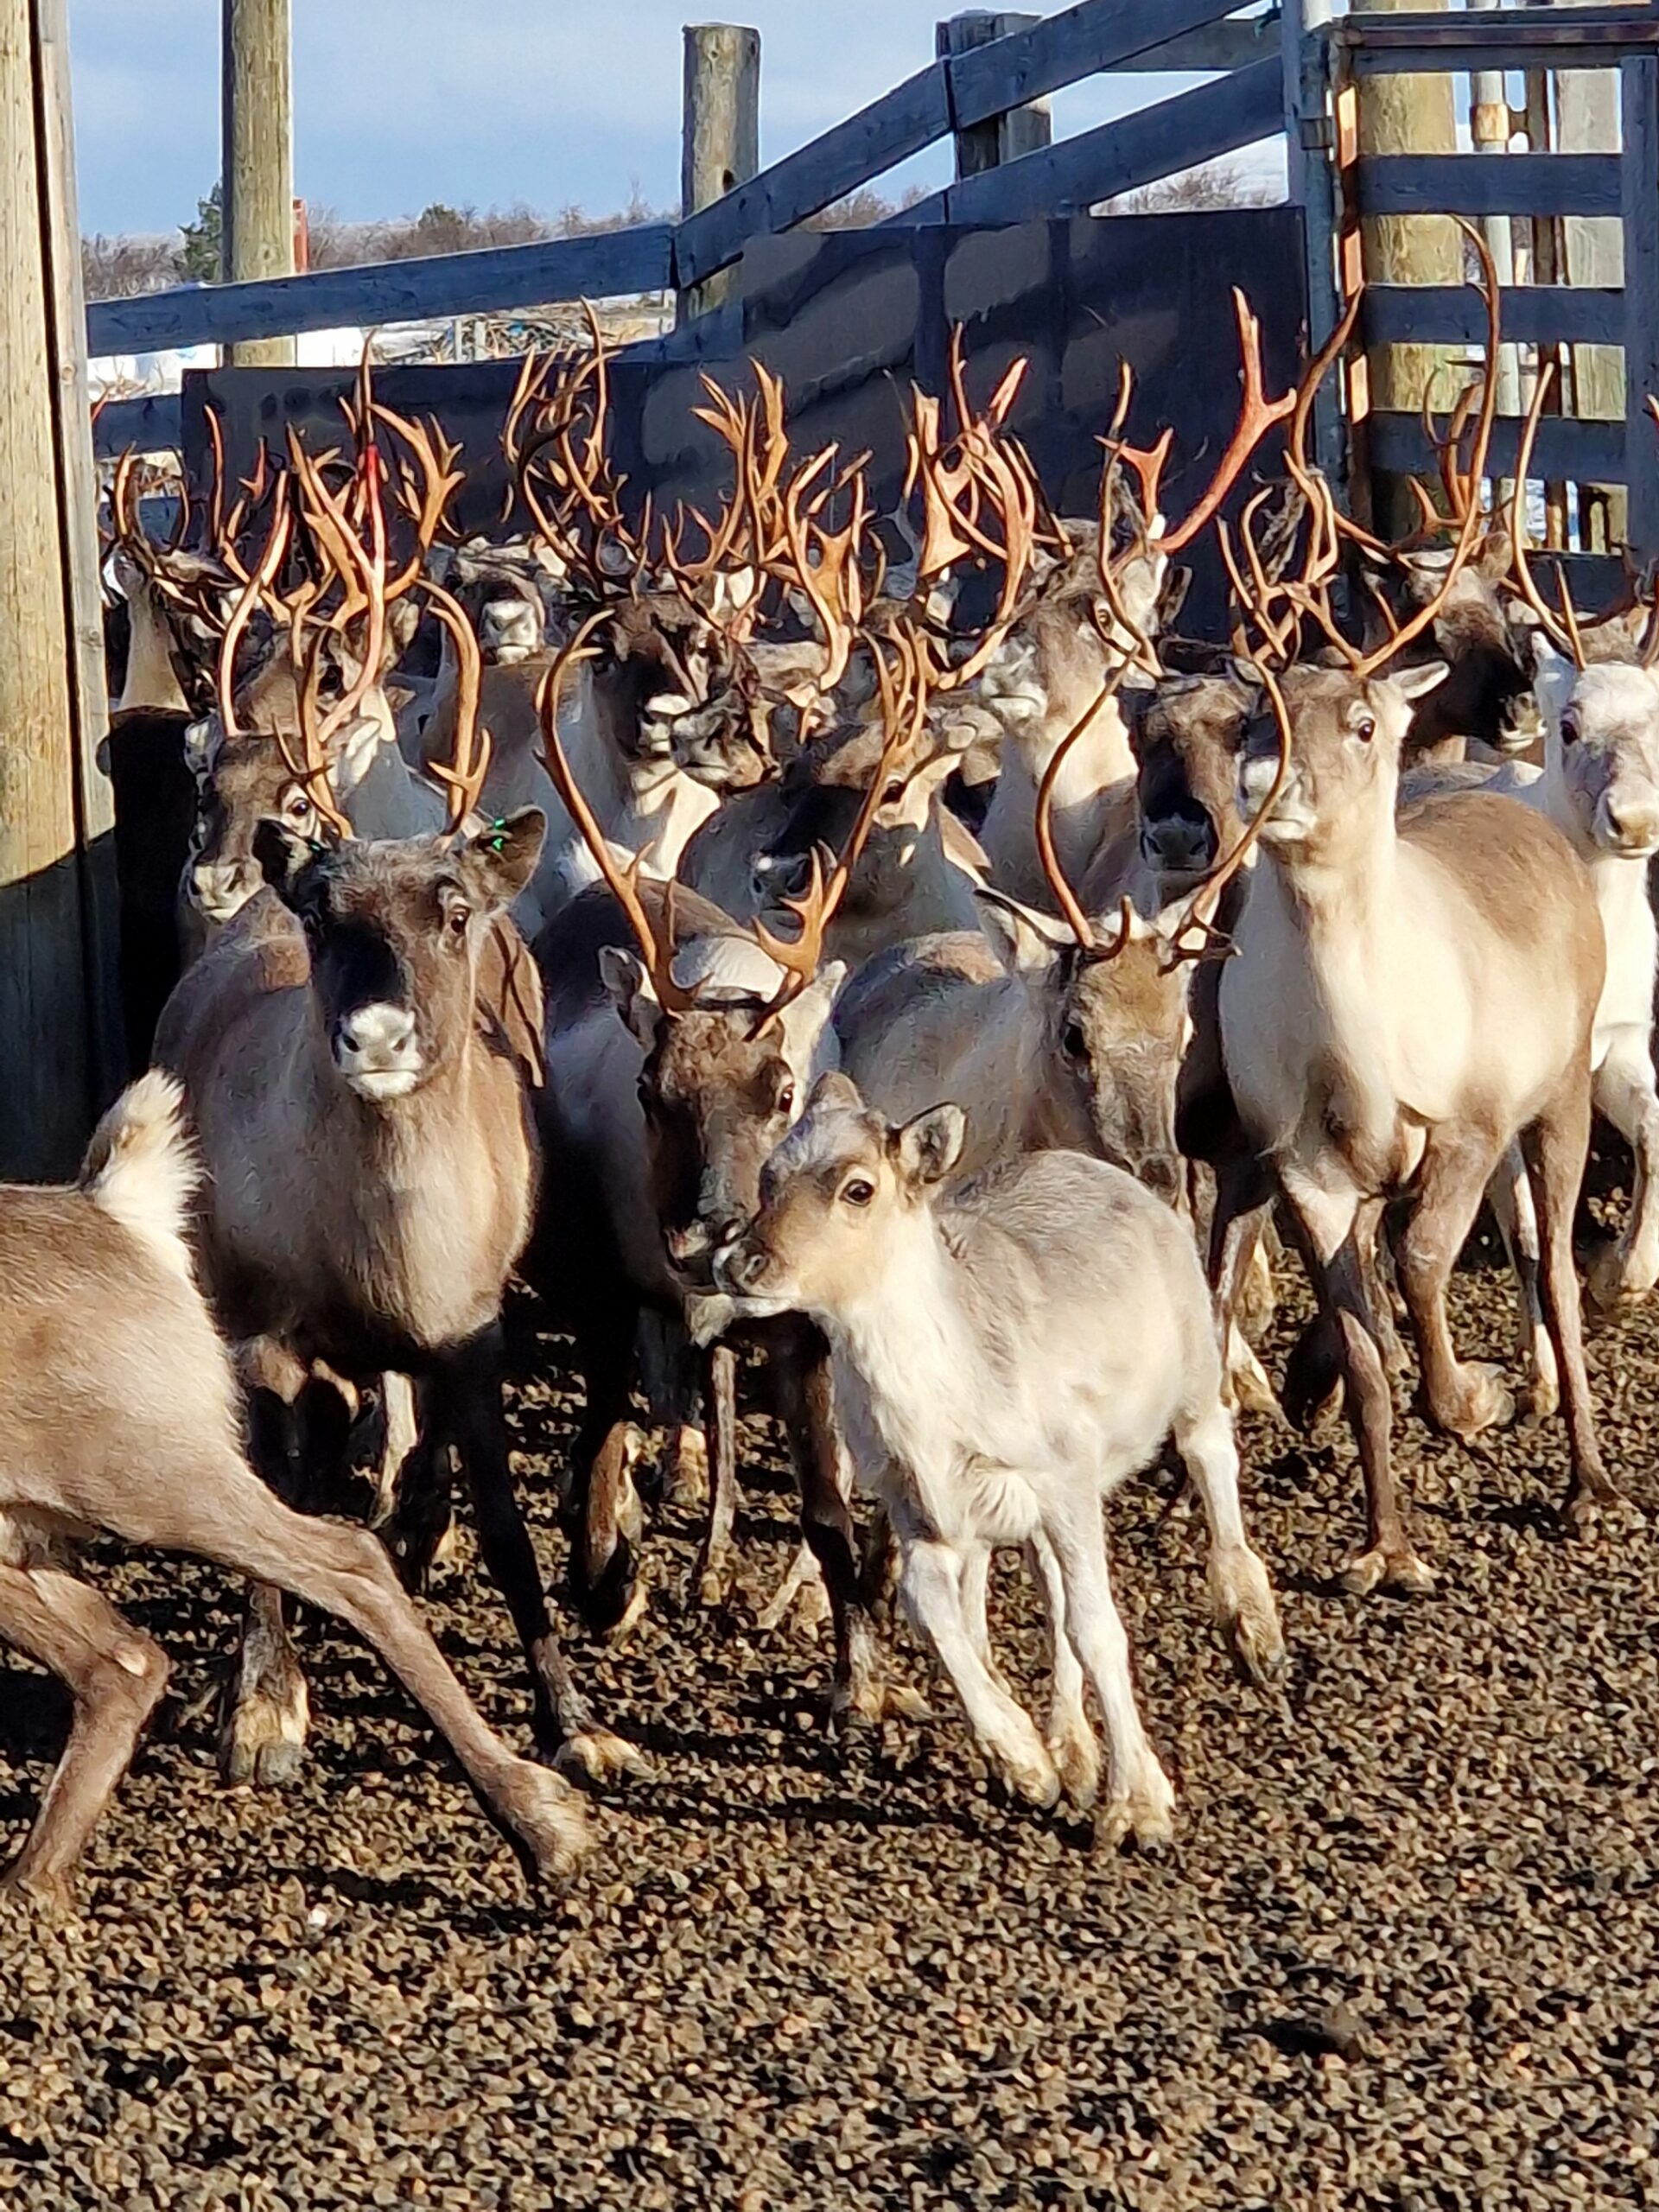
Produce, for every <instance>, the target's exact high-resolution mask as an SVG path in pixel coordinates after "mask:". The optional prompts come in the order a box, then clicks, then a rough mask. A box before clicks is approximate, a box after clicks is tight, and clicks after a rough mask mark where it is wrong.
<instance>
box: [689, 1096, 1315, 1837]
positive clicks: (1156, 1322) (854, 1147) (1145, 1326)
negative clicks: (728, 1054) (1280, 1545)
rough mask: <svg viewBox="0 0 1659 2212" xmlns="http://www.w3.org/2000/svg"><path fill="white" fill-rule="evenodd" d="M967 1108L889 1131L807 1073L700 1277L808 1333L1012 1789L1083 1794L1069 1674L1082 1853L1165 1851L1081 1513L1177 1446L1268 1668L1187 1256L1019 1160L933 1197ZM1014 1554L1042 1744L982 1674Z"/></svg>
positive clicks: (1211, 1343)
mask: <svg viewBox="0 0 1659 2212" xmlns="http://www.w3.org/2000/svg"><path fill="white" fill-rule="evenodd" d="M964 1135H965V1124H964V1117H963V1114H962V1111H961V1109H959V1108H957V1107H956V1106H950V1105H946V1106H936V1107H934V1108H932V1109H931V1110H929V1111H928V1112H926V1113H924V1114H920V1115H918V1116H916V1118H915V1119H914V1120H912V1121H910V1122H906V1123H904V1124H903V1125H902V1126H901V1127H899V1128H891V1127H889V1126H888V1124H887V1122H884V1121H882V1120H881V1119H880V1118H879V1117H878V1116H876V1115H874V1113H872V1112H871V1111H870V1109H868V1107H867V1106H866V1105H865V1103H864V1101H863V1099H862V1098H861V1096H860V1095H859V1092H858V1090H857V1089H856V1087H855V1085H854V1084H852V1083H851V1082H850V1081H849V1079H848V1078H847V1077H845V1076H844V1075H841V1074H833V1075H828V1076H825V1077H823V1079H822V1080H821V1081H820V1083H819V1084H818V1085H817V1089H816V1090H815V1091H814V1093H813V1096H812V1101H811V1104H810V1108H809V1109H808V1111H807V1113H806V1114H805V1116H804V1117H803V1119H802V1120H801V1121H800V1122H798V1125H797V1126H796V1128H794V1129H793V1130H791V1133H790V1135H788V1136H786V1137H785V1139H784V1141H783V1142H782V1143H781V1144H780V1145H779V1147H778V1149H777V1151H776V1152H775V1153H773V1154H772V1158H771V1160H769V1161H768V1163H767V1165H766V1170H765V1173H764V1174H763V1177H762V1179H761V1192H760V1211H759V1213H758V1214H757V1216H756V1217H755V1219H754V1220H753V1223H752V1224H750V1226H749V1227H748V1228H747V1230H745V1231H744V1232H743V1234H742V1235H741V1236H739V1237H738V1238H736V1239H735V1240H734V1242H733V1243H730V1244H728V1246H727V1247H726V1248H725V1249H724V1250H723V1251H722V1252H721V1255H720V1259H719V1261H718V1262H717V1266H716V1274H717V1277H718V1279H719V1280H720V1281H721V1283H722V1285H723V1286H724V1287H725V1288H726V1289H727V1290H728V1292H729V1293H730V1294H732V1296H733V1297H734V1298H738V1299H741V1300H745V1301H746V1302H747V1304H748V1306H749V1308H750V1310H751V1311H755V1312H760V1313H789V1312H798V1313H805V1314H807V1315H809V1316H810V1318H811V1319H814V1320H815V1321H817V1323H818V1325H819V1326H820V1327H821V1328H822V1329H823V1331H824V1332H825V1333H826V1335H827V1336H828V1338H829V1344H830V1350H831V1356H832V1359H833V1363H834V1376H835V1390H836V1410H837V1413H838V1414H839V1416H840V1418H841V1421H842V1425H843V1430H844V1433H845V1435H846V1438H847V1441H848V1444H849V1448H850V1449H851V1452H852V1454H853V1458H854V1461H855V1466H856V1468H857V1471H858V1475H859V1478H860V1479H861V1481H862V1482H863V1483H864V1484H865V1485H866V1486H867V1487H868V1489H869V1490H870V1491H873V1492H874V1495H875V1496H876V1497H878V1498H880V1501H881V1503H883V1504H884V1505H885V1506H886V1508H887V1512H888V1514H889V1516H890V1517H891V1520H892V1522H893V1530H894V1534H895V1535H896V1536H897V1538H898V1541H899V1551H900V1556H901V1561H902V1568H901V1573H902V1580H901V1589H902V1592H903V1595H904V1599H905V1603H906V1608H907V1610H908V1611H909V1612H910V1614H911V1617H912V1619H913V1620H914V1621H915V1623H916V1625H917V1626H918V1629H919V1630H921V1631H922V1633H923V1634H924V1635H925V1637H927V1638H928V1640H929V1642H930V1643H931V1644H932V1646H933V1649H934V1650H935V1652H936V1653H937V1654H938V1658H939V1661H940V1663H941V1664H942V1665H943V1666H944V1669H945V1670H946V1672H947V1673H948V1674H949V1675H950V1679H951V1681H953V1682H954V1683H955V1685H956V1687H957V1691H958V1693H959V1694H960V1695H961V1698H962V1700H963V1705H964V1706H965V1707H967V1710H968V1714H969V1720H970V1722H971V1723H972V1726H973V1728H974V1731H975V1733H976V1735H977V1736H978V1738H980V1741H981V1742H982V1744H983V1745H985V1747H986V1749H987V1750H988V1751H989V1752H990V1754H991V1756H992V1757H993V1758H994V1759H995V1762H996V1764H997V1765H998V1766H999V1768H1000V1769H1001V1771H1002V1773H1003V1774H1004V1776H1005V1777H1007V1781H1008V1783H1009V1785H1010V1787H1011V1788H1013V1789H1015V1790H1017V1791H1018V1792H1019V1793H1020V1795H1021V1796H1025V1797H1027V1798H1029V1799H1030V1800H1032V1801H1033V1802H1034V1803H1037V1804H1039V1805H1052V1803H1053V1802H1055V1800H1056V1799H1057V1798H1058V1796H1059V1794H1060V1791H1061V1789H1062V1788H1064V1789H1065V1791H1066V1792H1067V1794H1068V1795H1069V1796H1071V1798H1072V1799H1073V1801H1074V1802H1077V1803H1078V1804H1084V1805H1086V1804H1089V1803H1090V1802H1093V1800H1094V1797H1095V1796H1096V1788H1097V1783H1098V1776H1099V1753H1098V1748H1097V1745H1096V1740H1095V1737H1094V1732H1093V1730H1092V1728H1091V1726H1090V1721H1089V1719H1088V1716H1087V1713H1086V1712H1085V1710H1084V1694H1083V1691H1084V1676H1085V1674H1086V1675H1087V1676H1088V1678H1089V1679H1090V1680H1091V1681H1093V1683H1094V1686H1095V1689H1096V1694H1097V1695H1098V1697H1099V1699H1100V1701H1101V1706H1102V1709H1103V1712H1104V1714H1105V1717H1106V1728H1107V1738H1108V1758H1109V1770H1108V1776H1107V1801H1106V1804H1105V1807H1104V1809H1103V1812H1102V1813H1101V1815H1100V1816H1099V1822H1098V1833H1099V1834H1100V1836H1101V1838H1102V1840H1103V1841H1105V1842H1107V1843H1111V1844H1115V1843H1116V1842H1118V1841H1120V1840H1122V1839H1123V1838H1125V1837H1126V1836H1128V1835H1131V1834H1132V1835H1134V1836H1135V1837H1136V1838H1137V1839H1138V1840H1141V1841H1143V1842H1156V1841H1159V1840H1163V1839H1164V1838H1166V1837H1167V1836H1168V1834H1170V1828H1171V1813H1172V1810H1173V1804H1174V1792H1173V1789H1171V1787H1170V1784H1169V1782H1168V1780H1167V1778H1166V1776H1165V1774H1164V1770H1163V1769H1162V1767H1161V1766H1160V1764H1159V1762H1158V1758H1157V1755H1156V1753H1155V1752H1154V1750H1153V1748H1152V1745H1151V1744H1150V1743H1149V1742H1148V1740H1147V1735H1146V1732H1145V1730H1144V1728H1143V1727H1142V1726H1141V1716H1140V1713H1139V1712H1138V1710H1137V1708H1136V1706H1135V1686H1134V1682H1133V1680H1132V1678H1131V1675H1130V1671H1129V1650H1128V1638H1127V1637H1126V1636H1125V1634H1124V1630H1123V1624H1122V1620H1121V1618H1119V1616H1118V1612H1117V1608H1116V1605H1115V1604H1114V1603H1113V1599H1112V1590H1111V1581H1110V1578H1109V1573H1108V1571H1107V1564H1106V1548H1105V1540H1104V1535H1103V1528H1102V1520H1101V1506H1102V1502H1103V1499H1105V1498H1106V1497H1109V1495H1110V1493H1111V1492H1112V1491H1114V1490H1116V1488H1117V1486H1118V1484H1120V1483H1122V1481H1123V1480H1124V1478H1126V1477H1127V1476H1128V1475H1131V1474H1133V1473H1134V1472H1135V1471H1136V1469H1137V1468H1140V1467H1144V1466H1145V1465H1147V1463H1148V1461H1149V1460H1150V1459H1152V1458H1153V1457H1154V1454H1155V1453H1156V1452H1157V1451H1158V1449H1159V1446H1160V1445H1161V1444H1162V1443H1163V1441H1164V1440H1165V1438H1166V1436H1168V1435H1170V1434H1171V1433H1173V1436H1174V1438H1175V1441H1176V1444H1177V1446H1179V1450H1180V1452H1181V1453H1182V1456H1183V1458H1184V1459H1185V1461H1186V1464H1187V1465H1188V1467H1189V1468H1190V1470H1191V1471H1192V1478H1193V1481H1194V1483H1195V1484H1196V1485H1197V1487H1198V1492H1199V1495H1200V1497H1202V1499H1203V1501H1204V1507H1205V1514H1206V1516H1207V1518H1208V1521H1209V1524H1210V1539H1211V1551H1210V1586H1211V1595H1212V1598H1213V1599H1214V1602H1215V1605H1216V1608H1217V1613H1218V1614H1219V1616H1220V1618H1221V1619H1222V1621H1223V1622H1224V1624H1225V1626H1226V1627H1227V1629H1228V1630H1229V1631H1230V1634H1231V1636H1232V1637H1233V1640H1234V1643H1235V1644H1236V1648H1237V1649H1238V1652H1239V1655H1240V1656H1241V1658H1242V1659H1243V1661H1244V1662H1245V1664H1246V1665H1247V1666H1248V1667H1249V1669H1250V1670H1251V1672H1252V1673H1253V1674H1254V1675H1256V1676H1257V1678H1258V1679H1262V1680H1265V1679H1268V1678H1269V1677H1271V1676H1272V1675H1275V1674H1276V1673H1277V1672H1278V1671H1279V1669H1281V1667H1282V1665H1283V1663H1284V1647H1283V1644H1282V1642H1281V1637H1280V1630H1279V1618H1278V1613H1277V1611H1276V1608H1275V1606H1274V1599H1273V1592H1272V1590H1271V1588H1270V1587H1269V1586H1268V1577H1267V1571H1266V1569H1265V1568H1264V1567H1263V1566H1262V1562H1261V1560H1259V1559H1258V1558H1257V1557H1256V1555H1255V1553H1254V1552H1253V1551H1252V1550H1251V1549H1250V1547H1249V1543H1248V1542H1247V1541H1246V1539H1245V1535H1244V1529H1243V1521H1242V1519H1241V1517H1240V1514H1239V1505H1238V1456H1237V1452H1236V1449H1235V1447H1234V1443H1233V1432H1232V1423H1231V1421H1230V1418H1229V1416H1228V1414H1227V1413H1226V1411H1225V1409H1224V1407H1223V1404H1222V1400H1221V1355H1220V1350H1219V1346H1218V1344H1217V1337H1216V1329H1215V1324H1214V1321H1213V1319H1212V1318H1211V1306H1210V1298H1209V1294H1208V1291H1207V1289H1206V1287H1205V1279H1204V1274H1203V1271H1202V1269H1201V1268H1200V1267H1199V1265H1198V1258H1197V1255H1196V1254H1195V1252H1194V1250H1193V1247H1192V1238H1191V1236H1189V1235H1188V1233H1187V1231H1186V1230H1185V1228H1184V1227H1183V1225H1182V1224H1181V1223H1180V1222H1179V1220H1178V1218H1177V1217H1176V1216H1175V1215H1174V1214H1173V1212H1172V1211H1170V1210H1169V1208H1168V1207H1167V1206H1166V1205H1163V1204H1162V1202H1161V1201H1160V1200H1159V1199H1158V1198H1154V1197H1153V1195H1152V1194H1151V1193H1150V1192H1147V1191H1146V1190H1144V1189H1142V1188H1141V1185H1139V1184H1138V1183H1136V1182H1135V1180H1134V1179H1133V1178H1132V1177H1130V1176H1128V1175H1125V1174H1123V1173H1121V1171H1119V1170H1118V1169H1116V1168H1114V1167H1109V1166H1106V1165H1105V1164H1104V1163H1103V1162H1101V1161H1096V1160H1084V1159H1082V1158H1080V1157H1078V1156H1077V1155H1076V1154H1071V1153H1060V1152H1050V1153H1038V1154H1030V1155H1027V1156H1026V1157H1024V1158H1021V1159H1018V1160H1010V1161H1008V1162H1007V1163H1006V1164H1005V1165H1003V1166H1001V1167H999V1168H996V1169H995V1170H993V1171H992V1172H991V1173H988V1174H986V1175H983V1176H981V1177H979V1178H978V1179H976V1180H974V1181H972V1182H969V1183H966V1184H962V1185H957V1186H955V1187H954V1188H952V1187H947V1186H946V1179H947V1178H948V1177H949V1176H950V1172H951V1169H952V1167H953V1166H955V1164H956V1161H957V1159H958V1157H959V1156H960V1154H961V1152H962V1148H963V1139H964ZM999 1544H1024V1545H1027V1546H1029V1547H1030V1548H1031V1550H1032V1552H1033V1554H1034V1556H1035V1563H1036V1566H1037V1568H1038V1572H1039V1576H1040V1579H1041V1584H1042V1587H1043V1590H1044V1593H1045V1597H1046V1605H1047V1610H1048V1615H1049V1622H1050V1627H1051V1631H1052V1643H1053V1654H1054V1671H1053V1695H1052V1709H1051V1714H1050V1722H1049V1728H1048V1733H1047V1739H1046V1741H1045V1739H1044V1738H1042V1737H1040V1736H1039V1734H1038V1732H1037V1730H1036V1728H1035V1727H1034V1726H1033V1723H1032V1720H1031V1718H1030V1716H1029V1715H1028V1714H1027V1713H1026V1711H1025V1709H1024V1708H1023V1707H1021V1706H1020V1705H1019V1704H1018V1703H1017V1702H1016V1701H1015V1700H1014V1698H1013V1697H1012V1696H1011V1695H1010V1694H1009V1692H1008V1690H1007V1687H1006V1685H1005V1684H1004V1682H1003V1681H1002V1679H1001V1675H999V1673H998V1671H997V1669H996V1665H995V1660H994V1659H993V1657H992V1655H991V1649H990V1642H989V1637H988V1630H987V1627H986V1621H985V1593H986V1585H987V1580H988V1572H989V1565H990V1554H991V1551H992V1548H993V1547H995V1546H996V1545H999Z"/></svg>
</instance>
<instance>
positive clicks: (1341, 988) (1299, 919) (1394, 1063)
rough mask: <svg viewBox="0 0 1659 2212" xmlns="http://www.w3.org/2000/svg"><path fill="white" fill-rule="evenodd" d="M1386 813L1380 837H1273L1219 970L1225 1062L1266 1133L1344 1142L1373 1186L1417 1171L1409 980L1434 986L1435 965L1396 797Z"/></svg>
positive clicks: (1414, 988) (1286, 1145) (1300, 1149)
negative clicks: (1409, 1127)
mask: <svg viewBox="0 0 1659 2212" xmlns="http://www.w3.org/2000/svg"><path fill="white" fill-rule="evenodd" d="M1388 813H1389V818H1388V820H1387V822H1386V823H1376V822H1373V823H1372V825H1371V827H1372V829H1373V830H1374V831H1376V832H1377V834H1375V835H1373V836H1370V837H1369V838H1367V837H1363V836H1354V835H1352V834H1349V835H1346V836H1344V837H1342V839H1341V840H1340V841H1339V842H1333V843H1332V845H1331V846H1330V847H1327V848H1326V849H1323V850H1319V851H1311V850H1308V849H1298V848H1294V847H1293V848H1289V849H1286V848H1283V847H1280V848H1277V849H1274V848H1271V847H1263V848H1262V849H1261V852H1260V856H1259V859H1258V862H1257V866H1256V868H1255V875H1254V878H1253V880H1252V883H1251V888H1250V896H1249V899H1248V901H1247V902H1246V904H1245V908H1244V912H1243V916H1242V918H1241V919H1240V922H1239V924H1238V928H1237V936H1236V943H1237V946H1238V957H1236V959H1235V960H1233V961H1230V962H1229V963H1228V964H1227V966H1226V968H1225V969H1224V971H1223V974H1222V1021H1223V1039H1224V1052H1225V1056H1226V1061H1227V1067H1228V1072H1229V1075H1230V1077H1231V1078H1232V1080H1233V1083H1234V1085H1235V1089H1236V1094H1237V1096H1238V1101H1239V1105H1240V1108H1241V1110H1242V1111H1243V1115H1244V1118H1245V1121H1246V1123H1247V1125H1248V1126H1249V1128H1250V1129H1251V1133H1252V1135H1254V1136H1255V1140H1256V1141H1257V1143H1258V1145H1259V1146H1260V1147H1261V1148H1262V1150H1263V1151H1265V1152H1268V1153H1270V1154H1274V1155H1275V1156H1278V1157H1281V1158H1294V1159H1300V1158H1302V1157H1303V1156H1304V1155H1305V1154H1309V1153H1311V1152H1318V1151H1322V1150H1325V1149H1326V1148H1328V1147H1330V1146H1331V1145H1332V1143H1334V1144H1335V1145H1336V1146H1337V1147H1338V1149H1340V1150H1342V1151H1343V1152H1344V1154H1347V1155H1348V1156H1349V1158H1350V1164H1351V1166H1353V1168H1354V1170H1355V1172H1356V1173H1357V1177H1358V1179H1360V1180H1361V1181H1362V1182H1363V1183H1365V1184H1367V1185H1372V1184H1376V1185H1383V1184H1386V1183H1388V1182H1390V1181H1392V1180H1394V1179H1397V1177H1399V1176H1400V1175H1401V1174H1402V1173H1405V1172H1407V1170H1408V1161H1407V1160H1405V1158H1403V1157H1402V1128H1401V1112H1400V1109H1401V1105H1402V1094H1404V1095H1406V1096H1409V1094H1410V1093H1411V1092H1412V1091H1413V1090H1414V1089H1415V1085H1414V1084H1413V1082H1412V1080H1411V1075H1410V1071H1409V1066H1408V1061H1409V1057H1410V1055H1409V1052H1408V1050H1402V1042H1403V1040H1402V1020H1401V1015H1402V1010H1403V1007H1402V997H1401V991H1402V987H1403V988H1404V991H1405V993H1406V995H1407V1002H1408V1001H1409V1000H1410V998H1411V996H1412V995H1413V994H1414V993H1420V992H1421V993H1423V994H1424V995H1427V992H1428V990H1429V988H1430V984H1429V974H1430V972H1431V971H1432V969H1433V964H1434V963H1433V948H1432V947H1431V946H1428V945H1425V944H1421V943H1420V940H1421V937H1422V934H1423V933H1422V931H1421V929H1420V928H1419V927H1418V926H1417V925H1416V921H1415V918H1414V915H1413V913H1412V912H1411V909H1410V904H1409V901H1408V899H1406V898H1405V897H1404V895H1403V893H1402V880H1401V876H1402V869H1401V855H1402V848H1401V845H1400V842H1399V840H1398V839H1397V838H1396V837H1395V835H1394V833H1393V826H1392V798H1391V797H1390V798H1389V810H1388ZM1430 926H1431V928H1432V927H1433V923H1432V921H1431V924H1430ZM1420 962H1421V963H1426V965H1422V964H1419V963H1420Z"/></svg>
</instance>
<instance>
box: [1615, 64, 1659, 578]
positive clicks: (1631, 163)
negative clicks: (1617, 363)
mask: <svg viewBox="0 0 1659 2212" xmlns="http://www.w3.org/2000/svg"><path fill="white" fill-rule="evenodd" d="M1618 73H1619V79H1620V83H1619V137H1620V139H1621V142H1622V144H1621V151H1620V158H1619V165H1618V166H1619V176H1620V179H1621V181H1622V183H1623V187H1624V466H1625V474H1626V479H1627V481H1628V484H1629V487H1630V494H1629V495H1630V520H1629V525H1628V534H1629V542H1630V546H1631V549H1632V550H1633V551H1634V552H1635V553H1636V555H1637V558H1638V559H1639V560H1643V561H1648V560H1651V559H1652V557H1653V556H1654V555H1655V554H1656V553H1659V431H1656V428H1655V425H1654V421H1653V417H1652V416H1650V415H1649V412H1648V404H1647V403H1648V394H1649V392H1653V393H1655V394H1656V395H1659V61H1656V60H1651V59H1649V57H1648V56H1646V55H1644V56H1643V58H1642V59H1641V60H1633V61H1623V62H1621V63H1620V64H1619V72H1618Z"/></svg>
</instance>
